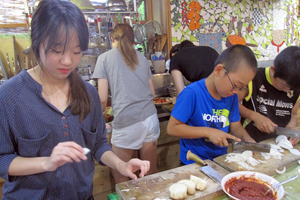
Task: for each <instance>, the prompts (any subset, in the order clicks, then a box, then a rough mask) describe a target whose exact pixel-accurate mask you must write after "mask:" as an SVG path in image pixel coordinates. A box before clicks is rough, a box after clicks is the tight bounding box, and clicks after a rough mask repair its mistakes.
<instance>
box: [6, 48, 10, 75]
mask: <svg viewBox="0 0 300 200" xmlns="http://www.w3.org/2000/svg"><path fill="white" fill-rule="evenodd" d="M6 62H7V75H8V78H10V77H11V69H10V62H9V56H8V53H6Z"/></svg>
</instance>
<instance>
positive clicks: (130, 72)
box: [93, 24, 160, 183]
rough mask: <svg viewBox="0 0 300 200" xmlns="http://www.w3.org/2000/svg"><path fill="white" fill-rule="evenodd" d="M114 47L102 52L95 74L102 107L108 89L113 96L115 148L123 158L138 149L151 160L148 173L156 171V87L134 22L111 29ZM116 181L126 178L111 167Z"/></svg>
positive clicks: (144, 157) (113, 139)
mask: <svg viewBox="0 0 300 200" xmlns="http://www.w3.org/2000/svg"><path fill="white" fill-rule="evenodd" d="M111 41H112V47H113V48H112V49H111V50H109V51H107V52H105V53H103V54H101V55H100V56H99V57H98V59H97V63H96V66H95V70H94V73H93V78H97V79H98V93H99V95H100V99H101V105H102V110H103V111H104V110H105V108H106V105H107V98H108V89H110V92H111V96H112V109H113V112H114V120H113V122H112V138H111V143H112V149H113V151H114V152H115V153H116V154H117V155H118V156H119V157H120V158H121V159H123V160H124V161H126V160H129V159H131V158H132V156H133V152H134V150H139V156H140V159H142V160H148V161H150V170H149V172H148V174H152V173H155V172H157V167H156V151H157V138H158V137H159V134H160V129H159V121H158V117H157V110H156V108H155V106H154V103H153V97H154V87H153V82H152V74H151V71H150V66H149V64H148V61H147V59H146V58H145V57H144V55H142V54H141V53H140V52H138V51H136V50H135V49H134V46H133V42H134V34H133V29H132V27H131V26H129V25H127V24H118V25H117V26H116V27H115V28H114V29H113V31H112V32H111ZM112 174H113V177H114V179H115V181H116V183H119V182H123V181H126V180H127V177H124V176H122V175H121V174H120V173H119V172H118V171H117V170H112Z"/></svg>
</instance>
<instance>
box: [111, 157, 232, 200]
mask: <svg viewBox="0 0 300 200" xmlns="http://www.w3.org/2000/svg"><path fill="white" fill-rule="evenodd" d="M205 162H206V163H207V164H208V165H210V166H211V167H212V168H213V169H215V170H216V171H217V172H219V173H220V174H221V175H223V176H225V175H226V174H228V173H229V172H228V171H226V170H225V169H223V168H222V167H220V166H218V165H217V164H215V163H214V162H212V161H211V160H206V161H205ZM200 167H201V166H200V165H198V164H195V163H194V164H191V165H186V166H182V167H177V168H174V169H170V170H167V171H163V172H160V173H156V174H152V175H149V176H145V177H144V178H140V179H138V181H137V182H135V181H133V180H131V181H126V182H123V183H119V184H116V192H117V194H118V195H119V197H120V199H125V200H127V199H141V200H147V199H157V200H158V199H160V200H162V199H170V198H169V186H170V185H172V184H173V183H176V182H177V181H180V180H182V179H190V175H194V176H198V177H200V178H203V179H205V180H207V181H208V182H207V186H206V189H205V190H203V191H198V190H197V191H196V192H195V194H194V195H188V196H187V198H186V200H192V199H203V200H208V199H214V198H216V197H219V196H222V195H224V194H225V193H224V192H223V190H222V189H221V186H220V185H219V184H217V183H216V182H214V181H213V180H211V179H210V178H208V177H207V176H206V175H205V174H203V173H202V172H201V171H200Z"/></svg>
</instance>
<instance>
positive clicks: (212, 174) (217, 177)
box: [186, 150, 223, 184]
mask: <svg viewBox="0 0 300 200" xmlns="http://www.w3.org/2000/svg"><path fill="white" fill-rule="evenodd" d="M186 158H187V160H193V161H195V162H196V163H198V164H200V165H203V167H200V171H202V172H203V173H204V174H205V175H207V176H208V177H209V178H210V179H212V180H213V181H215V182H216V183H218V184H221V181H222V178H223V176H222V175H221V174H219V173H218V172H217V171H216V170H214V169H213V168H212V167H211V166H209V165H207V163H205V162H204V160H202V159H201V158H200V157H199V156H197V155H196V154H193V153H192V152H191V150H189V151H188V152H187V154H186Z"/></svg>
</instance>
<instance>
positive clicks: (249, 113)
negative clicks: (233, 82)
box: [239, 104, 259, 121]
mask: <svg viewBox="0 0 300 200" xmlns="http://www.w3.org/2000/svg"><path fill="white" fill-rule="evenodd" d="M239 111H240V115H241V116H242V117H244V118H246V119H250V120H252V121H254V119H255V115H256V114H259V113H257V112H255V111H253V110H250V109H248V108H246V107H245V106H244V105H242V104H239Z"/></svg>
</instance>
